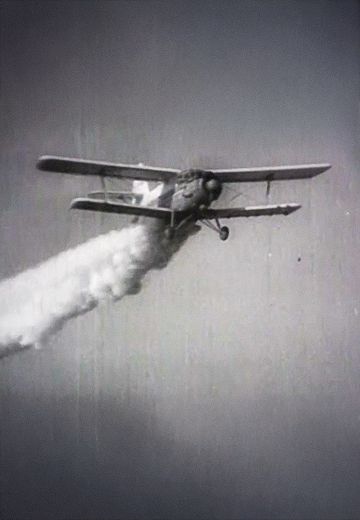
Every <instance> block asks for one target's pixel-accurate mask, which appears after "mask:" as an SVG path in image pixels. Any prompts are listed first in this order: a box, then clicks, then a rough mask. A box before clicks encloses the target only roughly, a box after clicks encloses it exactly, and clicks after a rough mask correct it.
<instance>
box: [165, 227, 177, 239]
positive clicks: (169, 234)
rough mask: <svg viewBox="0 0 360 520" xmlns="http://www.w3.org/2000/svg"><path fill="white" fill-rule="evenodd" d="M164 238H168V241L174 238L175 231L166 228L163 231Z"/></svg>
mask: <svg viewBox="0 0 360 520" xmlns="http://www.w3.org/2000/svg"><path fill="white" fill-rule="evenodd" d="M165 236H166V238H168V239H169V240H171V239H172V238H174V236H175V229H174V228H172V227H168V228H167V229H166V230H165Z"/></svg>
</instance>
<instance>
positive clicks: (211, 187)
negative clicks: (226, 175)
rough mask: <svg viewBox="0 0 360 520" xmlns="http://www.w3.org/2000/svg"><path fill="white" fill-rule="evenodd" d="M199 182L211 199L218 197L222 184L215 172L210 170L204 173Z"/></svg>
mask: <svg viewBox="0 0 360 520" xmlns="http://www.w3.org/2000/svg"><path fill="white" fill-rule="evenodd" d="M201 184H202V187H203V189H204V191H205V192H206V193H208V194H209V196H210V198H211V200H216V199H218V198H219V196H220V193H221V192H222V185H221V182H220V181H219V179H218V178H217V177H216V175H215V174H213V173H211V172H207V173H205V175H204V176H203V179H202V183H201Z"/></svg>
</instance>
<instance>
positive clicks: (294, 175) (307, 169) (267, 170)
mask: <svg viewBox="0 0 360 520" xmlns="http://www.w3.org/2000/svg"><path fill="white" fill-rule="evenodd" d="M329 168H331V165H330V164H301V165H297V166H274V167H271V166H270V167H263V168H233V169H230V170H211V171H212V172H213V173H215V175H216V176H217V177H218V179H219V180H220V181H222V182H257V181H286V180H294V179H306V178H309V177H315V175H319V174H320V173H323V172H325V171H326V170H328V169H329Z"/></svg>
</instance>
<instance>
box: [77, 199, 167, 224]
mask: <svg viewBox="0 0 360 520" xmlns="http://www.w3.org/2000/svg"><path fill="white" fill-rule="evenodd" d="M70 209H84V210H90V211H101V212H103V213H118V214H120V215H136V216H139V217H152V218H158V219H161V220H163V221H164V222H169V223H170V220H171V210H170V209H168V208H157V207H149V206H139V205H137V204H124V203H122V202H117V201H114V200H99V199H90V198H79V199H74V200H73V201H72V202H71V205H70Z"/></svg>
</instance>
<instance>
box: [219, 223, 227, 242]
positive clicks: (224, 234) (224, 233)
mask: <svg viewBox="0 0 360 520" xmlns="http://www.w3.org/2000/svg"><path fill="white" fill-rule="evenodd" d="M219 234H220V240H227V239H228V236H229V228H228V227H227V226H223V227H222V228H220V233H219Z"/></svg>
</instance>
